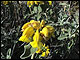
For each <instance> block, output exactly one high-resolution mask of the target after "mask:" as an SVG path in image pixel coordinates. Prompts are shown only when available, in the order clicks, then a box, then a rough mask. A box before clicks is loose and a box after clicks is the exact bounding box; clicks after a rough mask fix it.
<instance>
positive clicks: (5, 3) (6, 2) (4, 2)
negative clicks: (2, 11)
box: [1, 1, 11, 5]
mask: <svg viewBox="0 0 80 60" xmlns="http://www.w3.org/2000/svg"><path fill="white" fill-rule="evenodd" d="M1 2H2V3H3V4H4V5H7V4H8V3H9V2H11V1H1Z"/></svg>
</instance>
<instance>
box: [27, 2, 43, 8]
mask: <svg viewBox="0 0 80 60" xmlns="http://www.w3.org/2000/svg"><path fill="white" fill-rule="evenodd" d="M39 3H40V4H43V3H44V2H43V1H27V5H29V7H31V6H32V5H33V4H36V5H38V4H39Z"/></svg>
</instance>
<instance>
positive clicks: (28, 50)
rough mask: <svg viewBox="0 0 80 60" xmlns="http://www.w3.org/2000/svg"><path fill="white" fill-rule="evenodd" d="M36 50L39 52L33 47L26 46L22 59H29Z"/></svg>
mask: <svg viewBox="0 0 80 60" xmlns="http://www.w3.org/2000/svg"><path fill="white" fill-rule="evenodd" d="M36 50H37V48H33V47H31V45H30V44H28V45H25V46H24V52H23V54H22V55H21V56H20V58H21V59H25V58H28V57H30V56H31V55H32V54H33V53H35V52H36Z"/></svg>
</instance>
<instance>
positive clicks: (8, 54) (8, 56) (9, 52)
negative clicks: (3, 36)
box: [6, 48, 11, 59]
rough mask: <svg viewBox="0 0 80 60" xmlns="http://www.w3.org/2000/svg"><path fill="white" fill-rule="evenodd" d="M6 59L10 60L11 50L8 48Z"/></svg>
mask: <svg viewBox="0 0 80 60" xmlns="http://www.w3.org/2000/svg"><path fill="white" fill-rule="evenodd" d="M6 59H11V48H9V49H8V51H7V56H6Z"/></svg>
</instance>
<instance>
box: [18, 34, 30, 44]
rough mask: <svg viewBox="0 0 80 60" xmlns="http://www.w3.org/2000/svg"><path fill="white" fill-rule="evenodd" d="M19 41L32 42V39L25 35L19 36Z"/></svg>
mask: <svg viewBox="0 0 80 60" xmlns="http://www.w3.org/2000/svg"><path fill="white" fill-rule="evenodd" d="M19 41H22V42H27V43H29V42H30V40H29V39H28V38H27V37H26V35H25V36H21V37H20V38H19Z"/></svg>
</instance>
